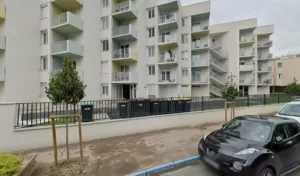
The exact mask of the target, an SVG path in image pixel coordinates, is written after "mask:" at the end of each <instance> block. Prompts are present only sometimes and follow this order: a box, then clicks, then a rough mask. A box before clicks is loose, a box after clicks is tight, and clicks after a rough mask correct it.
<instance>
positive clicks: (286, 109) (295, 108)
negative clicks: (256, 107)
mask: <svg viewBox="0 0 300 176" xmlns="http://www.w3.org/2000/svg"><path fill="white" fill-rule="evenodd" d="M276 115H277V116H279V117H286V118H290V119H295V120H297V121H298V122H300V101H294V102H290V103H287V104H286V105H284V106H283V108H281V109H280V110H279V111H278V113H277V114H276Z"/></svg>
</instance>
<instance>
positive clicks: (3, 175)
mask: <svg viewBox="0 0 300 176" xmlns="http://www.w3.org/2000/svg"><path fill="white" fill-rule="evenodd" d="M21 164H22V159H21V157H20V156H17V155H13V154H4V153H0V176H11V175H13V174H14V173H16V172H17V171H18V170H19V168H20V166H21Z"/></svg>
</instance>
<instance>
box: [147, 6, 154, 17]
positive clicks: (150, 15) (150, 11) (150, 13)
mask: <svg viewBox="0 0 300 176" xmlns="http://www.w3.org/2000/svg"><path fill="white" fill-rule="evenodd" d="M154 17H155V10H154V8H151V9H148V18H149V19H150V18H154Z"/></svg>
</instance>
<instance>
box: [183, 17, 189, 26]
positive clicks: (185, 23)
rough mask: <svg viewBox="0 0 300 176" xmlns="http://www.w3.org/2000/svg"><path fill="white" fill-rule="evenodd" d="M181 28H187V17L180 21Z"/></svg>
mask: <svg viewBox="0 0 300 176" xmlns="http://www.w3.org/2000/svg"><path fill="white" fill-rule="evenodd" d="M181 23H182V27H184V26H188V17H183V18H182V19H181Z"/></svg>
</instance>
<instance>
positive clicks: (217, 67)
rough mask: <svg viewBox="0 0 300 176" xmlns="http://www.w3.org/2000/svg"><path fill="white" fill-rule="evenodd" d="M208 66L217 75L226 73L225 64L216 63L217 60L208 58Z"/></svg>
mask: <svg viewBox="0 0 300 176" xmlns="http://www.w3.org/2000/svg"><path fill="white" fill-rule="evenodd" d="M209 65H210V67H211V68H212V69H213V70H214V71H216V72H218V73H226V72H227V70H228V69H227V68H226V67H225V64H224V63H222V62H220V61H218V60H217V59H215V58H213V57H210V59H209Z"/></svg>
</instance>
